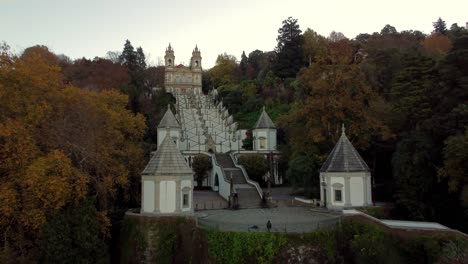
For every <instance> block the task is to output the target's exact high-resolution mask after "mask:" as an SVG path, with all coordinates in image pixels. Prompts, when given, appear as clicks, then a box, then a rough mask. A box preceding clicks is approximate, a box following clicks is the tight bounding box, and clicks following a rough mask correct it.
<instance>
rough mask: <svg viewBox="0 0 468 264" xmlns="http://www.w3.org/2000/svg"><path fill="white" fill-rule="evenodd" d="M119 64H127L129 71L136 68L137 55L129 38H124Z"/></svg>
mask: <svg viewBox="0 0 468 264" xmlns="http://www.w3.org/2000/svg"><path fill="white" fill-rule="evenodd" d="M119 62H120V64H122V65H124V66H127V68H128V69H129V71H130V72H132V71H134V70H136V66H137V55H136V52H135V49H134V48H133V46H132V43H131V42H130V40H128V39H127V40H126V41H125V44H124V49H123V51H122V54H120V56H119Z"/></svg>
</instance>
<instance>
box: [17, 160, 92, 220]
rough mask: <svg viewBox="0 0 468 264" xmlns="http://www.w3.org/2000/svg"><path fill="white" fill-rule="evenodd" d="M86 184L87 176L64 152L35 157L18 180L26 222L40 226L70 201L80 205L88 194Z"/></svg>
mask: <svg viewBox="0 0 468 264" xmlns="http://www.w3.org/2000/svg"><path fill="white" fill-rule="evenodd" d="M87 184H88V180H87V177H86V175H84V174H83V173H82V172H80V171H79V170H78V169H76V168H74V167H73V166H72V164H71V161H70V159H69V158H67V157H66V156H65V154H63V152H61V151H52V152H51V153H49V154H48V155H47V156H45V157H40V158H38V159H36V160H35V161H34V162H33V163H32V164H31V165H30V166H29V167H28V168H27V170H26V172H25V174H24V175H23V177H22V179H21V180H20V181H19V185H20V186H21V189H22V200H23V214H24V216H23V218H22V221H23V223H24V224H25V225H26V226H29V227H31V228H33V229H37V228H39V227H41V226H42V225H43V224H44V223H45V221H46V220H47V219H48V218H49V217H51V216H53V215H54V214H55V213H57V212H58V211H59V210H60V209H62V208H63V207H65V206H66V205H67V204H78V202H79V201H81V200H82V199H83V198H84V197H85V195H86V193H87V192H86V191H87V188H86V187H87Z"/></svg>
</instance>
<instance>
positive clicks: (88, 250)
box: [39, 201, 108, 263]
mask: <svg viewBox="0 0 468 264" xmlns="http://www.w3.org/2000/svg"><path fill="white" fill-rule="evenodd" d="M98 215H99V214H98V212H97V211H96V209H95V208H94V205H93V203H92V202H91V201H87V202H84V203H83V204H82V205H81V206H80V207H78V208H68V209H66V210H65V211H64V212H63V213H61V214H59V215H58V216H57V217H55V218H54V219H52V220H51V221H50V222H49V223H48V224H47V226H46V227H45V228H44V232H43V237H42V239H41V240H40V241H39V248H40V251H41V262H43V263H106V261H107V260H106V259H107V257H108V256H107V252H106V251H107V246H106V244H105V242H104V240H103V239H102V237H101V236H102V235H100V231H101V227H100V222H99V218H98Z"/></svg>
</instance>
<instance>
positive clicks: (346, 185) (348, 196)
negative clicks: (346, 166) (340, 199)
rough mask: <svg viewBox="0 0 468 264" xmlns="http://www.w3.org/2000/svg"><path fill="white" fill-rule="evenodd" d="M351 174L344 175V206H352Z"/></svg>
mask: <svg viewBox="0 0 468 264" xmlns="http://www.w3.org/2000/svg"><path fill="white" fill-rule="evenodd" d="M349 179H350V177H349V175H345V177H344V189H345V203H344V206H351V191H350V189H351V188H350V183H349V181H350V180H349Z"/></svg>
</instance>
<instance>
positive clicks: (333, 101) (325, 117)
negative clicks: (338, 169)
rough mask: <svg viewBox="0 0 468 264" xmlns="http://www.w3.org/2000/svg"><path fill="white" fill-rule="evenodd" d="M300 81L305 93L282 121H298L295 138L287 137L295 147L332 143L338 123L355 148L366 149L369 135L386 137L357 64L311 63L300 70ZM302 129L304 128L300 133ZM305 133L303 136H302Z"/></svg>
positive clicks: (339, 130) (373, 95)
mask: <svg viewBox="0 0 468 264" xmlns="http://www.w3.org/2000/svg"><path fill="white" fill-rule="evenodd" d="M299 79H300V81H301V84H302V85H303V86H304V88H305V89H306V90H307V93H308V96H307V99H306V100H305V103H304V105H298V106H297V107H295V108H294V109H295V110H294V111H292V114H291V116H290V117H287V118H283V119H282V122H285V123H287V124H283V125H286V127H290V125H289V124H291V123H296V122H299V123H300V124H301V125H300V126H299V127H298V135H299V136H298V137H297V140H295V136H292V137H291V143H292V144H293V145H295V146H296V149H301V146H302V145H306V144H304V142H308V143H315V144H324V143H325V144H328V145H333V144H334V143H335V142H336V141H337V140H338V138H339V136H340V134H341V125H342V124H343V123H346V124H347V126H348V127H347V129H346V133H347V135H348V137H349V138H350V140H352V141H353V144H355V146H356V147H358V148H366V147H367V146H368V145H369V141H370V138H371V136H378V137H383V138H386V137H388V136H390V131H389V130H388V128H387V127H386V126H385V125H384V124H383V122H382V120H381V119H380V117H379V116H376V114H375V113H373V112H372V109H371V108H372V107H371V106H372V103H371V102H373V101H376V100H378V97H377V95H375V94H374V93H373V92H372V90H371V88H370V87H369V85H368V84H367V83H366V82H365V78H364V76H363V73H362V72H361V71H360V69H359V67H358V66H357V65H314V66H313V67H311V68H308V69H305V70H304V71H302V72H301V74H300V77H299ZM304 131H307V132H306V133H304ZM304 135H305V138H304Z"/></svg>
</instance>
